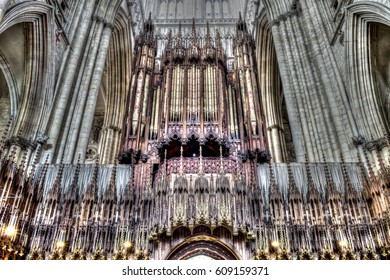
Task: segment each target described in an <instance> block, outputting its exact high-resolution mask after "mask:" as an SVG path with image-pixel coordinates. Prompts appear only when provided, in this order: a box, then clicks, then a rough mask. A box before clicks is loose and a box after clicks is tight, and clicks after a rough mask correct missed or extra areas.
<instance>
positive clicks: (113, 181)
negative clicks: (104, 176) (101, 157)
mask: <svg viewBox="0 0 390 280" xmlns="http://www.w3.org/2000/svg"><path fill="white" fill-rule="evenodd" d="M117 165H118V164H117V161H115V163H114V168H113V169H112V171H111V179H110V188H111V190H112V191H114V192H115V186H116V168H117Z"/></svg>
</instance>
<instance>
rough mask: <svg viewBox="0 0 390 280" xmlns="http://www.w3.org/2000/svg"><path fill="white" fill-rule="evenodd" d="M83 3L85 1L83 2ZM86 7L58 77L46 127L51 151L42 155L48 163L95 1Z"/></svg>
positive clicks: (52, 154) (89, 2) (52, 155)
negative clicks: (58, 82) (49, 119)
mask: <svg viewBox="0 0 390 280" xmlns="http://www.w3.org/2000/svg"><path fill="white" fill-rule="evenodd" d="M84 1H85V0H84ZM85 2H86V5H85V6H84V7H85V8H84V10H83V14H82V19H81V23H80V25H79V28H78V32H77V33H76V35H75V36H76V37H75V39H74V43H73V44H72V45H71V47H70V48H71V53H70V55H69V60H68V61H66V62H65V63H66V64H67V67H66V68H65V72H64V74H63V76H62V77H59V79H58V80H59V81H60V83H61V84H60V85H59V86H58V87H57V90H56V93H55V96H56V100H55V103H56V107H55V108H54V110H53V111H52V114H51V118H52V121H51V124H50V125H49V127H48V133H49V141H48V144H49V145H50V146H51V149H50V150H49V151H47V152H46V153H45V155H43V158H46V155H48V156H49V162H51V161H52V160H53V157H54V154H55V152H56V149H57V141H58V138H59V135H60V133H61V130H62V125H63V120H64V116H65V113H66V111H67V105H68V102H69V97H70V95H71V91H72V89H73V85H74V79H75V77H76V74H77V73H78V66H79V61H80V58H81V56H82V54H83V50H84V45H85V41H86V38H87V37H88V36H87V34H88V32H89V27H90V23H91V16H92V14H93V11H94V9H95V1H85Z"/></svg>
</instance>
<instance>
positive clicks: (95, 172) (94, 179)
mask: <svg viewBox="0 0 390 280" xmlns="http://www.w3.org/2000/svg"><path fill="white" fill-rule="evenodd" d="M98 176H99V155H97V156H96V160H95V166H94V168H93V174H92V182H91V183H92V184H95V185H96V184H97V179H98Z"/></svg>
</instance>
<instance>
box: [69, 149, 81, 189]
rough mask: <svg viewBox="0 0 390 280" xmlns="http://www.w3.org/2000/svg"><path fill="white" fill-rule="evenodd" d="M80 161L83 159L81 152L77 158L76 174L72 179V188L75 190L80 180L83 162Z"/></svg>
mask: <svg viewBox="0 0 390 280" xmlns="http://www.w3.org/2000/svg"><path fill="white" fill-rule="evenodd" d="M80 161H81V154H79V156H78V158H77V165H76V171H75V173H74V176H73V181H72V184H71V186H72V190H71V191H73V190H75V189H76V188H77V186H78V182H79V175H80V168H81V164H80Z"/></svg>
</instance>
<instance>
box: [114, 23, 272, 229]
mask: <svg viewBox="0 0 390 280" xmlns="http://www.w3.org/2000/svg"><path fill="white" fill-rule="evenodd" d="M156 46H157V43H156V39H155V37H154V26H153V23H152V21H151V20H149V21H148V22H146V23H145V25H144V31H143V33H142V34H141V35H140V36H139V38H138V40H137V45H136V48H135V59H134V65H133V66H134V68H133V69H134V70H133V76H132V81H131V89H130V93H129V95H128V100H127V104H126V106H127V115H126V118H125V121H124V127H123V142H122V149H121V154H120V157H119V159H120V161H121V162H122V163H127V164H133V170H134V171H133V172H134V174H133V177H134V178H133V182H132V184H133V188H134V193H135V196H137V198H136V200H137V201H136V202H135V204H136V205H140V210H139V212H140V214H139V216H138V219H139V220H138V221H135V222H136V224H138V225H143V229H144V230H146V231H147V232H148V234H149V236H159V235H160V234H161V233H162V232H164V233H165V234H166V235H167V236H170V235H172V234H174V231H175V229H177V228H179V227H180V226H185V227H188V228H189V229H191V230H193V231H194V232H193V233H196V230H195V228H196V227H197V226H203V225H206V226H208V227H210V228H211V229H213V228H216V227H218V226H221V225H223V226H224V227H225V228H228V229H229V231H230V232H231V233H232V234H233V235H235V236H236V235H237V234H238V232H239V231H241V232H244V231H245V232H246V233H244V234H249V233H250V232H251V230H250V229H248V228H247V227H246V226H245V225H251V224H252V225H255V224H256V223H257V222H258V219H260V214H259V213H260V207H261V206H260V202H259V201H258V204H259V205H257V206H256V207H255V208H256V209H257V210H256V211H255V212H256V213H257V214H256V213H254V212H253V211H251V210H250V206H249V203H250V202H249V200H248V197H251V198H250V199H252V191H251V190H256V189H258V188H257V187H256V184H257V183H256V182H257V180H256V176H257V175H256V174H257V172H256V164H257V163H262V162H266V161H269V159H270V157H269V153H268V148H267V139H266V131H265V123H264V114H263V108H262V104H261V97H260V92H259V87H258V80H257V78H258V76H257V72H256V61H255V58H254V48H255V46H254V41H253V39H252V37H251V35H250V34H249V33H248V31H247V28H246V24H245V22H244V21H243V20H242V19H240V20H239V22H238V23H237V32H236V36H235V38H234V62H233V65H232V67H229V68H231V69H229V70H228V67H227V57H226V55H225V53H224V49H223V47H222V40H221V36H220V34H219V32H218V31H217V32H216V35H215V40H214V39H213V38H212V36H211V32H210V29H209V26H208V25H207V27H206V32H205V36H204V37H203V38H200V37H198V36H197V30H196V27H195V23H194V24H193V26H192V32H191V36H190V38H189V39H187V40H185V39H184V36H183V34H182V29H181V26H180V27H179V31H178V35H177V36H176V38H173V37H172V35H171V33H170V34H169V35H168V40H167V43H166V46H165V49H164V51H163V53H162V57H161V58H159V59H156V53H157V49H156V48H157V47H156ZM257 192H258V191H257ZM258 200H259V199H258ZM256 216H257V217H256ZM256 219H257V221H256ZM142 221H145V223H143V222H142ZM145 227H146V228H145ZM137 231H138V232H141V231H142V229H138V230H137ZM153 231H155V233H151V232H153Z"/></svg>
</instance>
